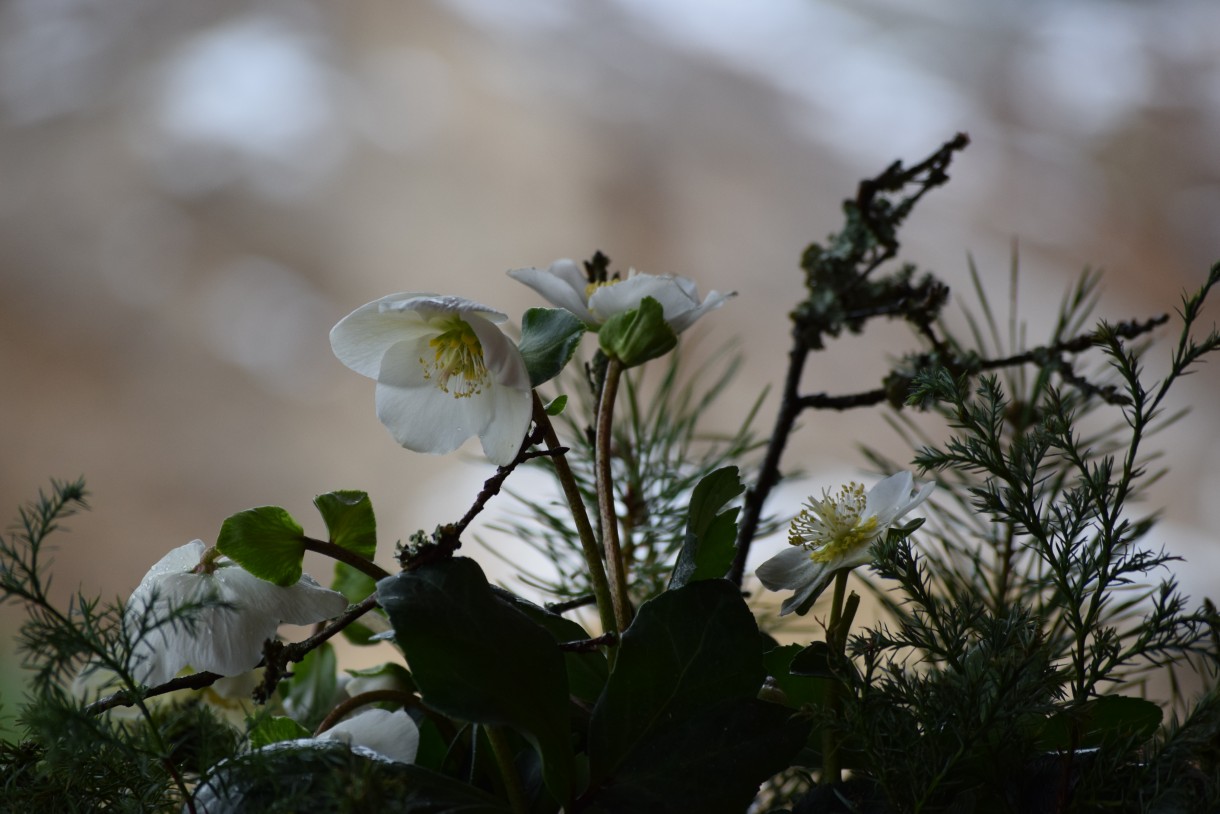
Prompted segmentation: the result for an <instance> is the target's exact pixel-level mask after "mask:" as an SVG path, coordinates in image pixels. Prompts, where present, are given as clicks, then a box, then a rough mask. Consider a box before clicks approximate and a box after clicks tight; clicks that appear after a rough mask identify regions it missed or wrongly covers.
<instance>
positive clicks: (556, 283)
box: [508, 259, 734, 334]
mask: <svg viewBox="0 0 1220 814" xmlns="http://www.w3.org/2000/svg"><path fill="white" fill-rule="evenodd" d="M508 274H509V276H510V277H512V278H513V279H514V280H517V281H519V282H522V283H525V284H526V285H528V286H529V287H530V288H532V289H534V290H535V291H537V292H538V293H539V294H541V295H542V296H543V297H545V298H546V299H547V300H548V301H549V302H551V303H552V304H553V305H558V306H559V307H560V308H564V309H567V310H568V311H571V312H572V313H573V314H575V315H576V316H577V317H579V318H580V319H581V320H583V321H584V322H585V323H586V324H587V325H591V326H594V327H596V326H599V325H601V324H602V323H603V322H605V321H606V320H607V319H609V318H610V317H612V316H614V315H615V314H621V313H624V312H626V311H631V310H633V309H635V308H639V307H640V302H641V301H642V300H643V299H644V298H645V297H652V298H653V299H655V300H656V301H657V302H659V303H660V304H661V310H662V313H663V315H664V317H665V321H666V322H667V323H669V327H670V328H672V329H673V332H674V333H676V334H680V333H682V332H683V331H685V330H686V329H687V328H689V327H690V326H691V325H692V324H694V322H695V320H697V319H698V318H699V317H701V316H703V315H704V314H706V313H707V312H708V311H711V310H712V309H714V308H719V307H720V306H721V305H724V303H725V300H727V299H729V297H732V296H734V294H733V293H729V294H721V293H720V292H719V291H713V292H711V293H710V294H708V295H707V297H706V298H705V299H703V300H700V299H699V290H698V288H696V287H695V283H694V281H692V280H689V279H687V278H686V277H678V276H677V275H673V274H662V275H656V274H640V273H638V272H637V271H635V269H632V270H631V271H629V272H628V274H627V277H626V278H624V279H621V280H607V281H606V282H604V283H590V282H589V281H588V279H586V278H585V275H584V273H583V272H582V271H581V270H580V267H579V266H578V265H577V264H576V262H575V261H573V260H567V259H564V260H556V261H555V262H554V263H552V264H551V267H550V268H548V269H545V270H544V269H539V268H524V269H513V270H512V271H510V272H509V273H508Z"/></svg>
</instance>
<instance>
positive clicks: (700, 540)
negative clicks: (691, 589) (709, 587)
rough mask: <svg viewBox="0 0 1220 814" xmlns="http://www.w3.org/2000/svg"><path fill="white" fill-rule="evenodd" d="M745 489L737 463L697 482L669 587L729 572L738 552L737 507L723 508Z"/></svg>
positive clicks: (714, 577)
mask: <svg viewBox="0 0 1220 814" xmlns="http://www.w3.org/2000/svg"><path fill="white" fill-rule="evenodd" d="M743 491H745V486H744V485H742V483H741V478H740V476H739V474H738V470H737V467H735V466H726V467H723V468H721V469H717V470H716V471H715V472H712V473H711V474H709V475H707V476H706V477H704V478H703V480H701V481H699V483H698V484H697V485H696V486H695V488H694V491H693V492H692V493H691V499H690V514H689V516H688V518H687V521H686V536H685V538H684V539H683V541H682V549H681V551H679V552H678V561H677V562H676V563H675V564H674V573H673V576H672V577H671V579H670V583H669V586H670V588H680V587H682V586H683V585H685V584H687V583H688V582H695V581H697V580H703V579H720V578H721V577H723V576H724V575H725V573H727V572H728V570H729V567H730V566H731V565H732V564H733V556H734V554H735V553H736V542H737V511H738V510H737V509H736V508H732V509H727V510H725V511H723V512H722V511H720V510H721V509H722V508H723V507H724V504H726V503H728V502H729V501H730V500H732V499H733V498H735V497H737V496H738V495H740V494H741V493H742V492H743Z"/></svg>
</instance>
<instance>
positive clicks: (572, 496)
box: [534, 390, 618, 633]
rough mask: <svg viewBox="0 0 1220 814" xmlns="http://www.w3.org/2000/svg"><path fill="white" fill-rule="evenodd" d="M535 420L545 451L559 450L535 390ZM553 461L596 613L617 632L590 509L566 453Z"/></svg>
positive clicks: (606, 630) (606, 628) (605, 627)
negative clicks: (586, 572) (590, 517)
mask: <svg viewBox="0 0 1220 814" xmlns="http://www.w3.org/2000/svg"><path fill="white" fill-rule="evenodd" d="M534 423H535V424H537V425H538V427H539V428H540V429H541V430H542V440H543V442H544V443H546V448H547V449H548V450H557V449H560V444H559V436H558V435H556V434H555V427H554V426H552V424H551V417H550V416H548V415H547V414H546V409H545V408H544V407H543V406H542V399H540V398H539V397H538V391H537V390H535V391H534ZM551 460H552V461H553V462H554V464H555V474H556V475H557V476H558V477H559V484H560V486H562V487H563V495H564V497H565V498H567V501H568V507H569V508H570V509H571V510H572V522H573V523H575V524H576V533H577V534H579V535H580V547H581V551H582V552H583V553H584V555H585V565H586V566H588V568H589V584H590V586H592V588H593V597H594V599H595V600H596V601H597V613H598V615H599V616H600V617H601V624H602V632H603V633H616V632H617V631H618V627H617V624H616V622H615V618H614V606H613V604H612V600H611V598H610V583H609V582H608V581H607V580H606V567H605V565H604V564H603V563H602V550H601V546H599V545H598V544H597V535H596V534H594V533H593V526H592V524H591V523H589V512H588V511H587V510H586V509H585V501H584V498H582V497H581V495H580V487H579V486H578V485H577V483H576V478H575V477H574V476H573V475H572V467H570V466H568V459H567V457H566V456H565V455H562V454H557V455H552V456H551Z"/></svg>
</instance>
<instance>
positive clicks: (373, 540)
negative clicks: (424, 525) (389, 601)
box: [313, 489, 377, 599]
mask: <svg viewBox="0 0 1220 814" xmlns="http://www.w3.org/2000/svg"><path fill="white" fill-rule="evenodd" d="M313 505H315V506H317V507H318V511H319V512H320V513H321V514H322V519H323V520H324V521H326V530H327V532H328V533H329V534H330V541H331V542H332V543H334V544H335V545H337V546H339V547H340V548H346V549H347V550H348V551H351V552H353V553H355V554H359V555H360V556H361V557H364V558H365V559H366V560H371V559H373V557H374V556H376V554H377V520H376V518H375V517H374V516H373V504H372V502H371V501H370V500H369V496H368V493H366V492H358V491H354V490H347V489H345V490H340V491H337V492H327V493H326V494H324V495H318V496H317V497H315V498H314V499H313ZM367 595H368V594H365V596H367ZM349 599H350V597H349Z"/></svg>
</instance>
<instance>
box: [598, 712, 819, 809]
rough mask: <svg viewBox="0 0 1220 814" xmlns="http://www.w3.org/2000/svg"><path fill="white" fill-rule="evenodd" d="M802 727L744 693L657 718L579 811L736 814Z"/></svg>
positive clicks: (797, 741) (799, 742)
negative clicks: (685, 712) (687, 712)
mask: <svg viewBox="0 0 1220 814" xmlns="http://www.w3.org/2000/svg"><path fill="white" fill-rule="evenodd" d="M809 728H810V726H809V722H808V721H806V720H803V719H801V718H800V717H798V716H797V715H795V714H794V713H793V711H792V710H790V709H788V708H786V707H782V706H779V705H777V704H769V703H766V702H765V701H759V700H758V699H756V698H745V697H735V698H725V699H722V700H720V701H718V702H716V703H714V704H711V705H709V706H706V707H702V708H700V709H698V710H696V711H694V712H693V713H692V714H690V715H688V716H686V717H683V718H681V719H677V720H675V719H672V718H663V719H661V720H659V721H658V722H657V724H656V725H655V726H654V727H652V728H650V730H649V731H648V732H647V734H646V735H645V737H644V738H643V739H642V740H641V741H640V742H639V744H638V745H637V746H636V747H635V748H634V749H633V750H632V751H631V753H630V754H629V755H627V757H626V758H625V759H624V760H623V762H622V764H621V765H620V766H619V767H618V769H617V770H616V771H615V772H614V775H613V777H612V778H610V780H609V782H607V783H605V784H603V785H600V786H597V787H595V788H593V789H591V790H590V792H589V793H588V794H587V795H586V796H585V798H584V799H583V800H582V803H583V804H584V805H583V806H582V807H581V809H580V810H581V811H582V812H585V814H595V813H596V814H619V813H620V812H628V811H632V812H636V811H657V812H660V811H698V812H700V814H740V812H742V811H745V810H747V809H748V808H749V807H750V803H751V802H752V801H753V799H754V796H755V794H756V793H757V791H758V787H759V785H760V784H761V783H763V781H765V780H766V779H767V778H769V777H771V776H773V775H775V774H776V773H777V772H780V771H782V770H783V769H786V768H787V767H788V766H789V765H790V764H791V761H792V759H793V758H794V757H795V756H796V755H797V753H798V752H799V751H800V750H801V748H802V747H803V746H804V744H805V741H806V739H807V738H808V736H809Z"/></svg>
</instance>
